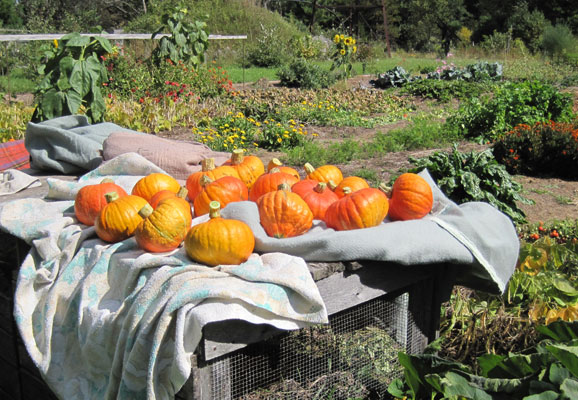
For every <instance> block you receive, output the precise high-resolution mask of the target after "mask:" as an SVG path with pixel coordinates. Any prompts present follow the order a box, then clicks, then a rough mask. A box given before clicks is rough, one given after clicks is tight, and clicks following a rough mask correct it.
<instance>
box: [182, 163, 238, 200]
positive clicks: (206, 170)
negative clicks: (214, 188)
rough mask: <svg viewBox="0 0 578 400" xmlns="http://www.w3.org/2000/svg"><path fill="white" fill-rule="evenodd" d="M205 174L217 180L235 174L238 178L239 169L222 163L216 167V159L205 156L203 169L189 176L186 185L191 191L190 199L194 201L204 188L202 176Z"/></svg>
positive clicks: (202, 164)
mask: <svg viewBox="0 0 578 400" xmlns="http://www.w3.org/2000/svg"><path fill="white" fill-rule="evenodd" d="M203 176H208V177H209V178H211V179H212V180H214V181H216V180H217V179H219V178H222V177H223V176H234V177H235V178H238V177H239V174H238V173H237V170H236V169H235V168H233V167H231V166H230V165H221V166H220V167H216V168H215V159H214V158H205V159H204V160H203V161H201V170H200V171H198V172H194V173H192V174H191V175H189V177H188V178H187V182H186V186H187V190H188V191H189V193H188V196H189V200H190V201H193V200H194V199H195V197H197V195H198V194H199V193H200V192H201V190H203V186H202V185H201V177H203Z"/></svg>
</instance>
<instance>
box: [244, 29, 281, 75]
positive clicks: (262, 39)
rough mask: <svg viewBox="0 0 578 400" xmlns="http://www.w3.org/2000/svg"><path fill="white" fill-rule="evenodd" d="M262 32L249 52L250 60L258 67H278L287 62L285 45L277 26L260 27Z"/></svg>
mask: <svg viewBox="0 0 578 400" xmlns="http://www.w3.org/2000/svg"><path fill="white" fill-rule="evenodd" d="M260 26H261V30H260V33H259V35H258V36H257V37H256V38H255V44H254V45H252V46H251V48H250V49H249V50H248V54H247V57H248V60H249V63H250V64H251V65H255V66H257V67H278V66H280V65H282V64H283V63H284V62H285V61H286V60H287V51H286V49H285V44H284V42H283V41H282V40H281V38H280V37H279V34H278V30H279V29H278V28H277V27H276V26H272V27H268V26H265V25H263V24H261V25H260Z"/></svg>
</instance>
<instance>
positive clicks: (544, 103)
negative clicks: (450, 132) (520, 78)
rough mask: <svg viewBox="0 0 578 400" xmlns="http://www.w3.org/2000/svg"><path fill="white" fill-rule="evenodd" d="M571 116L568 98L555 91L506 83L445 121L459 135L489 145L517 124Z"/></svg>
mask: <svg viewBox="0 0 578 400" xmlns="http://www.w3.org/2000/svg"><path fill="white" fill-rule="evenodd" d="M571 116H572V98H571V96H570V95H569V94H562V93H560V92H559V91H558V90H557V89H556V88H555V87H553V86H551V85H548V84H544V83H541V82H539V81H531V82H521V83H515V82H506V83H505V84H503V85H502V86H500V87H498V88H497V89H496V91H495V92H494V93H493V94H492V95H491V96H490V95H486V96H484V97H482V98H472V99H470V100H469V101H468V102H467V103H465V104H463V105H461V106H460V108H459V110H458V112H457V113H456V114H455V115H454V116H452V117H450V118H449V119H448V124H450V125H451V126H453V127H455V129H457V130H458V132H460V134H461V135H463V136H464V137H468V138H477V139H478V140H482V141H493V140H495V139H496V138H497V137H498V136H499V135H500V134H501V133H503V132H506V131H508V130H510V129H512V128H513V127H514V126H515V125H518V124H522V123H523V124H534V123H536V122H545V121H549V120H555V121H560V122H564V121H568V120H569V119H570V117H571Z"/></svg>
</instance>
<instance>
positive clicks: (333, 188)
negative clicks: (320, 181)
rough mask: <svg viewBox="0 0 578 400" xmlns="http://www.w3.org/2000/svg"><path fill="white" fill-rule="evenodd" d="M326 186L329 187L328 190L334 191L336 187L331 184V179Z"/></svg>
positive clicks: (333, 183)
mask: <svg viewBox="0 0 578 400" xmlns="http://www.w3.org/2000/svg"><path fill="white" fill-rule="evenodd" d="M327 186H328V187H329V189H331V190H335V189H336V188H337V185H336V184H335V182H333V181H332V180H331V179H330V180H329V182H327Z"/></svg>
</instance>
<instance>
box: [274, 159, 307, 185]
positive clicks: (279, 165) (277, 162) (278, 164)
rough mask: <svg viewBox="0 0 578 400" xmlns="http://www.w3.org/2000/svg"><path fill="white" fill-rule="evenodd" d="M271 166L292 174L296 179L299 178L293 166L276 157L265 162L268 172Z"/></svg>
mask: <svg viewBox="0 0 578 400" xmlns="http://www.w3.org/2000/svg"><path fill="white" fill-rule="evenodd" d="M273 168H278V169H279V171H281V172H285V173H287V174H290V175H293V176H294V177H296V178H297V180H300V179H301V176H300V175H299V172H297V170H296V169H295V168H291V167H287V166H285V165H283V163H282V162H281V161H280V160H279V159H278V158H272V159H271V161H269V163H268V164H267V172H270V171H271V170H272V169H273Z"/></svg>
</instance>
